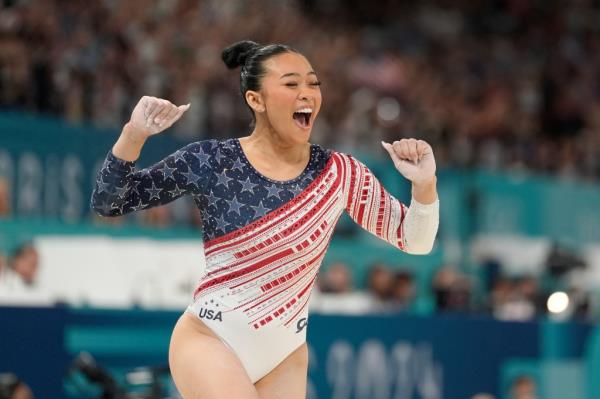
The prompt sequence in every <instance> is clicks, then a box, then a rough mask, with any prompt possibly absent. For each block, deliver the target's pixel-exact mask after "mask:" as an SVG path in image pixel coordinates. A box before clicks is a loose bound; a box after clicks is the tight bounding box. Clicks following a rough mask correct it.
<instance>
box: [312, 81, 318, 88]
mask: <svg viewBox="0 0 600 399" xmlns="http://www.w3.org/2000/svg"><path fill="white" fill-rule="evenodd" d="M310 85H311V86H315V87H316V86H321V82H320V81H317V82H313V83H311V84H310Z"/></svg>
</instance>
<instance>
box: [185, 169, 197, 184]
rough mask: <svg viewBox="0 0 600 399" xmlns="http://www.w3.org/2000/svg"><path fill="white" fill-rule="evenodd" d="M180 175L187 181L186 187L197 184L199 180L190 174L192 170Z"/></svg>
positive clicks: (195, 175) (193, 174)
mask: <svg viewBox="0 0 600 399" xmlns="http://www.w3.org/2000/svg"><path fill="white" fill-rule="evenodd" d="M181 175H182V176H183V177H185V180H186V181H187V183H186V185H187V184H198V180H200V176H198V175H197V174H195V173H194V172H192V168H190V170H189V171H187V172H185V173H181Z"/></svg>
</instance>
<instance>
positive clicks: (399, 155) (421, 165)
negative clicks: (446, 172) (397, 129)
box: [381, 139, 436, 185]
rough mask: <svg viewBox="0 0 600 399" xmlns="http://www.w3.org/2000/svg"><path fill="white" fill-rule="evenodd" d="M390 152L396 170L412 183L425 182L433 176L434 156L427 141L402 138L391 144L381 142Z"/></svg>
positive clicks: (434, 167) (429, 180)
mask: <svg viewBox="0 0 600 399" xmlns="http://www.w3.org/2000/svg"><path fill="white" fill-rule="evenodd" d="M381 145H383V148H385V149H386V151H387V152H388V153H389V154H390V157H391V158H392V161H394V166H395V167H396V169H398V171H399V172H400V173H401V174H402V175H403V176H404V177H406V178H407V179H408V180H410V181H411V182H413V183H414V184H417V185H420V184H426V183H429V182H431V181H432V180H433V178H434V176H435V169H436V166H435V157H434V156H433V149H432V148H431V146H430V145H429V144H427V142H425V141H423V140H416V139H402V140H400V141H394V142H393V143H392V144H390V143H385V142H383V141H382V142H381Z"/></svg>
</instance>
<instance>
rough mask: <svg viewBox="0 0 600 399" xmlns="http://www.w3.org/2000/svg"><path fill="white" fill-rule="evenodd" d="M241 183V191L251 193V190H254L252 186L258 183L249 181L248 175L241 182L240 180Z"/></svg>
mask: <svg viewBox="0 0 600 399" xmlns="http://www.w3.org/2000/svg"><path fill="white" fill-rule="evenodd" d="M241 184H242V192H244V191H249V192H251V193H252V192H253V190H254V187H256V186H258V184H256V183H252V182H251V181H250V176H248V177H247V178H246V180H244V181H243V182H241Z"/></svg>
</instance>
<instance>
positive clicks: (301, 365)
mask: <svg viewBox="0 0 600 399" xmlns="http://www.w3.org/2000/svg"><path fill="white" fill-rule="evenodd" d="M307 372H308V347H307V346H306V343H304V344H302V345H301V346H300V347H299V348H298V349H296V350H295V351H294V352H292V354H291V355H289V356H288V357H286V358H285V360H284V361H283V362H281V363H280V364H279V365H277V367H275V368H274V369H273V370H272V371H271V372H270V373H269V374H267V375H266V376H264V377H263V378H261V379H260V380H259V381H258V382H257V383H256V384H255V386H256V390H257V391H258V394H259V396H260V399H305V398H306V379H307Z"/></svg>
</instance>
